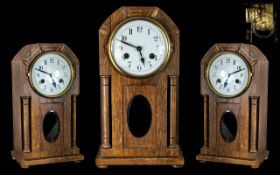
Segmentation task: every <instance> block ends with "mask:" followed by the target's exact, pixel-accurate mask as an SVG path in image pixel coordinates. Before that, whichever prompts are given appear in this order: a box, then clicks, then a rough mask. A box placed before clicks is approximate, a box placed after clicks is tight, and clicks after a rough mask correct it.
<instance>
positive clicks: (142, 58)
mask: <svg viewBox="0 0 280 175" xmlns="http://www.w3.org/2000/svg"><path fill="white" fill-rule="evenodd" d="M141 50H142V48H141ZM141 50H140V51H139V53H140V56H141V58H140V60H141V62H142V63H143V65H144V67H145V58H144V57H143V55H142V52H141Z"/></svg>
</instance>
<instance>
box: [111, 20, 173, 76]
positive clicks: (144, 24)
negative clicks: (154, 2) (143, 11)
mask: <svg viewBox="0 0 280 175" xmlns="http://www.w3.org/2000/svg"><path fill="white" fill-rule="evenodd" d="M108 43H109V44H108V51H109V57H110V60H111V63H112V64H113V66H114V68H115V69H117V70H118V71H119V72H121V73H122V74H124V75H126V76H130V77H134V78H141V77H146V76H150V75H153V74H154V73H156V72H158V71H160V70H161V69H163V68H164V67H165V65H166V63H167V62H168V60H169V55H170V39H169V37H168V34H167V32H166V31H165V29H164V28H163V27H162V26H161V25H160V24H159V23H158V22H157V21H155V20H153V19H150V18H143V17H133V18H128V19H126V20H124V21H122V22H121V23H120V24H118V25H117V27H116V28H115V29H114V30H113V32H112V34H111V36H110V38H109V42H108Z"/></svg>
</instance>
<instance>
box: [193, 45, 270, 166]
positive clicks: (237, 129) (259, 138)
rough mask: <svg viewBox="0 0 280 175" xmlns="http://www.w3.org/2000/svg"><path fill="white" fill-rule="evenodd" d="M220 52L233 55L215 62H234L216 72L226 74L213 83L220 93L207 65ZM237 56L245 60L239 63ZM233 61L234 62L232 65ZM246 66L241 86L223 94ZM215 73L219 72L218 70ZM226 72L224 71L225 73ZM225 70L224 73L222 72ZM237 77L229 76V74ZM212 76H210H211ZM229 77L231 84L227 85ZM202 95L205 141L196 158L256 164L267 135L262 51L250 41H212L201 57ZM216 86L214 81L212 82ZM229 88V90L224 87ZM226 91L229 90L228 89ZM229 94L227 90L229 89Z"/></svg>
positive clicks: (238, 80) (264, 153) (264, 154)
mask: <svg viewBox="0 0 280 175" xmlns="http://www.w3.org/2000/svg"><path fill="white" fill-rule="evenodd" d="M221 54H230V55H233V58H234V59H233V58H230V57H228V58H227V57H224V60H222V59H221V60H220V61H219V62H217V63H216V64H217V65H215V66H217V67H216V69H217V70H218V69H219V68H218V67H219V66H220V65H222V64H223V65H225V64H227V65H226V66H225V67H229V66H234V69H231V73H228V72H226V73H225V72H223V71H221V72H219V74H220V75H214V74H215V72H214V74H213V77H215V76H221V77H222V76H224V75H225V76H226V81H224V82H223V80H221V79H220V78H217V81H216V82H214V84H219V83H220V85H218V86H217V87H218V88H220V90H219V89H218V90H219V91H221V92H225V94H224V95H223V94H219V93H217V92H215V90H213V88H211V87H210V86H211V85H210V83H209V76H208V75H209V66H210V64H211V63H212V62H213V59H214V58H215V57H217V56H219V55H221ZM236 57H239V58H241V60H243V61H244V63H246V64H244V65H247V66H248V68H245V67H244V65H243V66H242V67H241V66H238V63H237V60H235V59H236ZM235 64H236V65H235ZM247 69H248V84H247V86H245V85H244V90H243V91H242V92H241V93H239V94H236V95H234V96H232V97H231V96H226V95H227V93H228V92H230V91H231V90H233V89H235V88H238V87H239V85H238V84H240V83H241V82H242V80H241V79H242V76H244V75H245V72H244V71H245V70H247ZM217 73H218V72H217ZM224 73H225V74H224ZM222 74H224V75H222ZM233 74H234V76H235V77H236V78H234V80H230V79H231V78H232V77H231V76H232V75H233ZM210 78H211V77H210ZM229 81H232V83H233V86H232V87H231V88H232V89H231V88H228V86H229V85H228V84H229ZM200 82H201V89H200V90H201V95H202V96H203V98H204V145H203V147H202V148H201V150H200V154H199V155H197V156H196V159H197V160H199V161H201V162H205V161H212V162H221V163H231V164H240V165H248V166H251V167H253V168H258V167H259V166H260V164H261V163H262V162H263V161H264V160H265V159H266V158H267V157H268V154H269V152H268V151H267V149H266V138H267V93H268V60H267V59H266V57H265V56H264V55H263V53H261V51H260V50H259V49H258V48H256V47H255V46H253V45H250V44H240V43H233V44H215V45H214V46H213V47H211V48H210V49H209V50H208V52H207V53H206V54H205V55H204V57H203V58H202V60H201V77H200ZM214 86H216V85H214ZM227 88H228V90H227ZM224 89H225V90H224ZM227 91H228V92H227ZM228 94H230V93H228Z"/></svg>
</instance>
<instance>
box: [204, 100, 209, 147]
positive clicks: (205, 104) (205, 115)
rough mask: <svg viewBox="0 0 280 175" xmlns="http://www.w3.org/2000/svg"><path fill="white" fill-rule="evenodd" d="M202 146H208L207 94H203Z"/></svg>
mask: <svg viewBox="0 0 280 175" xmlns="http://www.w3.org/2000/svg"><path fill="white" fill-rule="evenodd" d="M203 111H204V113H203V114H204V115H203V120H204V122H203V123H204V127H203V128H204V147H206V148H208V146H209V145H208V126H209V125H208V116H209V115H208V95H203Z"/></svg>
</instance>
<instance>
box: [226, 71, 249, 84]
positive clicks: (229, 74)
mask: <svg viewBox="0 0 280 175" xmlns="http://www.w3.org/2000/svg"><path fill="white" fill-rule="evenodd" d="M244 69H245V68H243V69H239V70H236V71H234V72H231V73H228V77H227V79H226V81H225V82H224V88H225V87H226V86H227V84H228V79H229V77H230V76H231V75H232V74H236V73H238V72H240V71H242V70H244Z"/></svg>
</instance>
